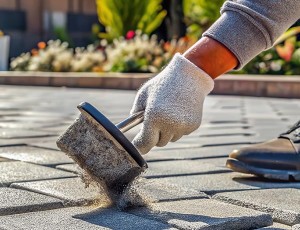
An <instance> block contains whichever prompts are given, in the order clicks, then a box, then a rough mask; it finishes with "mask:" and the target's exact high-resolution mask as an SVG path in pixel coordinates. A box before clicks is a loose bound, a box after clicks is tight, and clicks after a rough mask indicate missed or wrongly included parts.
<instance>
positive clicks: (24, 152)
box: [0, 146, 73, 165]
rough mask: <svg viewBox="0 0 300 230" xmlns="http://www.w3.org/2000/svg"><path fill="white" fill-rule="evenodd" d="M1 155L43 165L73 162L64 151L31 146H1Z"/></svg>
mask: <svg viewBox="0 0 300 230" xmlns="http://www.w3.org/2000/svg"><path fill="white" fill-rule="evenodd" d="M0 157H5V158H9V159H12V160H19V161H25V162H30V163H35V164H41V165H58V164H65V163H73V161H72V160H71V158H69V157H68V156H66V155H65V154H64V153H62V152H59V151H55V150H50V149H42V148H35V147H30V146H10V147H3V148H0Z"/></svg>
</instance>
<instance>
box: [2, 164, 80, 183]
mask: <svg viewBox="0 0 300 230" xmlns="http://www.w3.org/2000/svg"><path fill="white" fill-rule="evenodd" d="M66 177H76V175H75V174H73V173H69V172H65V171H61V170H58V169H53V168H49V167H45V166H40V165H34V164H29V163H25V162H17V161H11V162H0V187H1V186H9V185H10V184H12V183H15V182H25V181H37V180H45V179H57V178H66Z"/></svg>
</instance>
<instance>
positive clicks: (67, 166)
mask: <svg viewBox="0 0 300 230" xmlns="http://www.w3.org/2000/svg"><path fill="white" fill-rule="evenodd" d="M56 168H57V169H60V170H64V171H68V172H72V173H76V174H79V173H80V172H81V169H80V167H79V166H78V165H77V164H63V165H57V166H56Z"/></svg>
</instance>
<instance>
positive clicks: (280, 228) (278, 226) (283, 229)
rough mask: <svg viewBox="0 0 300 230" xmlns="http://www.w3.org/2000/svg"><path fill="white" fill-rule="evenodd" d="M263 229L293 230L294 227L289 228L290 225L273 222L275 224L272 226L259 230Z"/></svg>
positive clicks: (261, 229)
mask: <svg viewBox="0 0 300 230" xmlns="http://www.w3.org/2000/svg"><path fill="white" fill-rule="evenodd" d="M263 229H268V230H291V229H292V227H291V226H288V225H285V224H280V223H276V222H273V224H272V225H271V226H268V227H264V228H259V229H258V230H263Z"/></svg>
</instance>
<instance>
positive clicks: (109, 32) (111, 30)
mask: <svg viewBox="0 0 300 230" xmlns="http://www.w3.org/2000/svg"><path fill="white" fill-rule="evenodd" d="M161 2H162V0H142V1H140V0H131V1H129V0H96V3H97V12H98V17H99V21H100V23H101V24H102V25H103V26H104V27H105V30H106V33H100V34H99V36H100V38H105V39H107V40H109V41H112V40H113V39H114V38H119V37H122V36H124V37H125V35H126V33H127V32H128V31H136V30H140V31H142V33H143V34H148V35H150V34H151V33H152V32H153V31H154V30H155V29H156V28H157V27H158V26H160V24H161V23H162V21H163V19H164V18H165V16H166V14H167V12H166V11H165V10H163V9H162V6H161Z"/></svg>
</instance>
